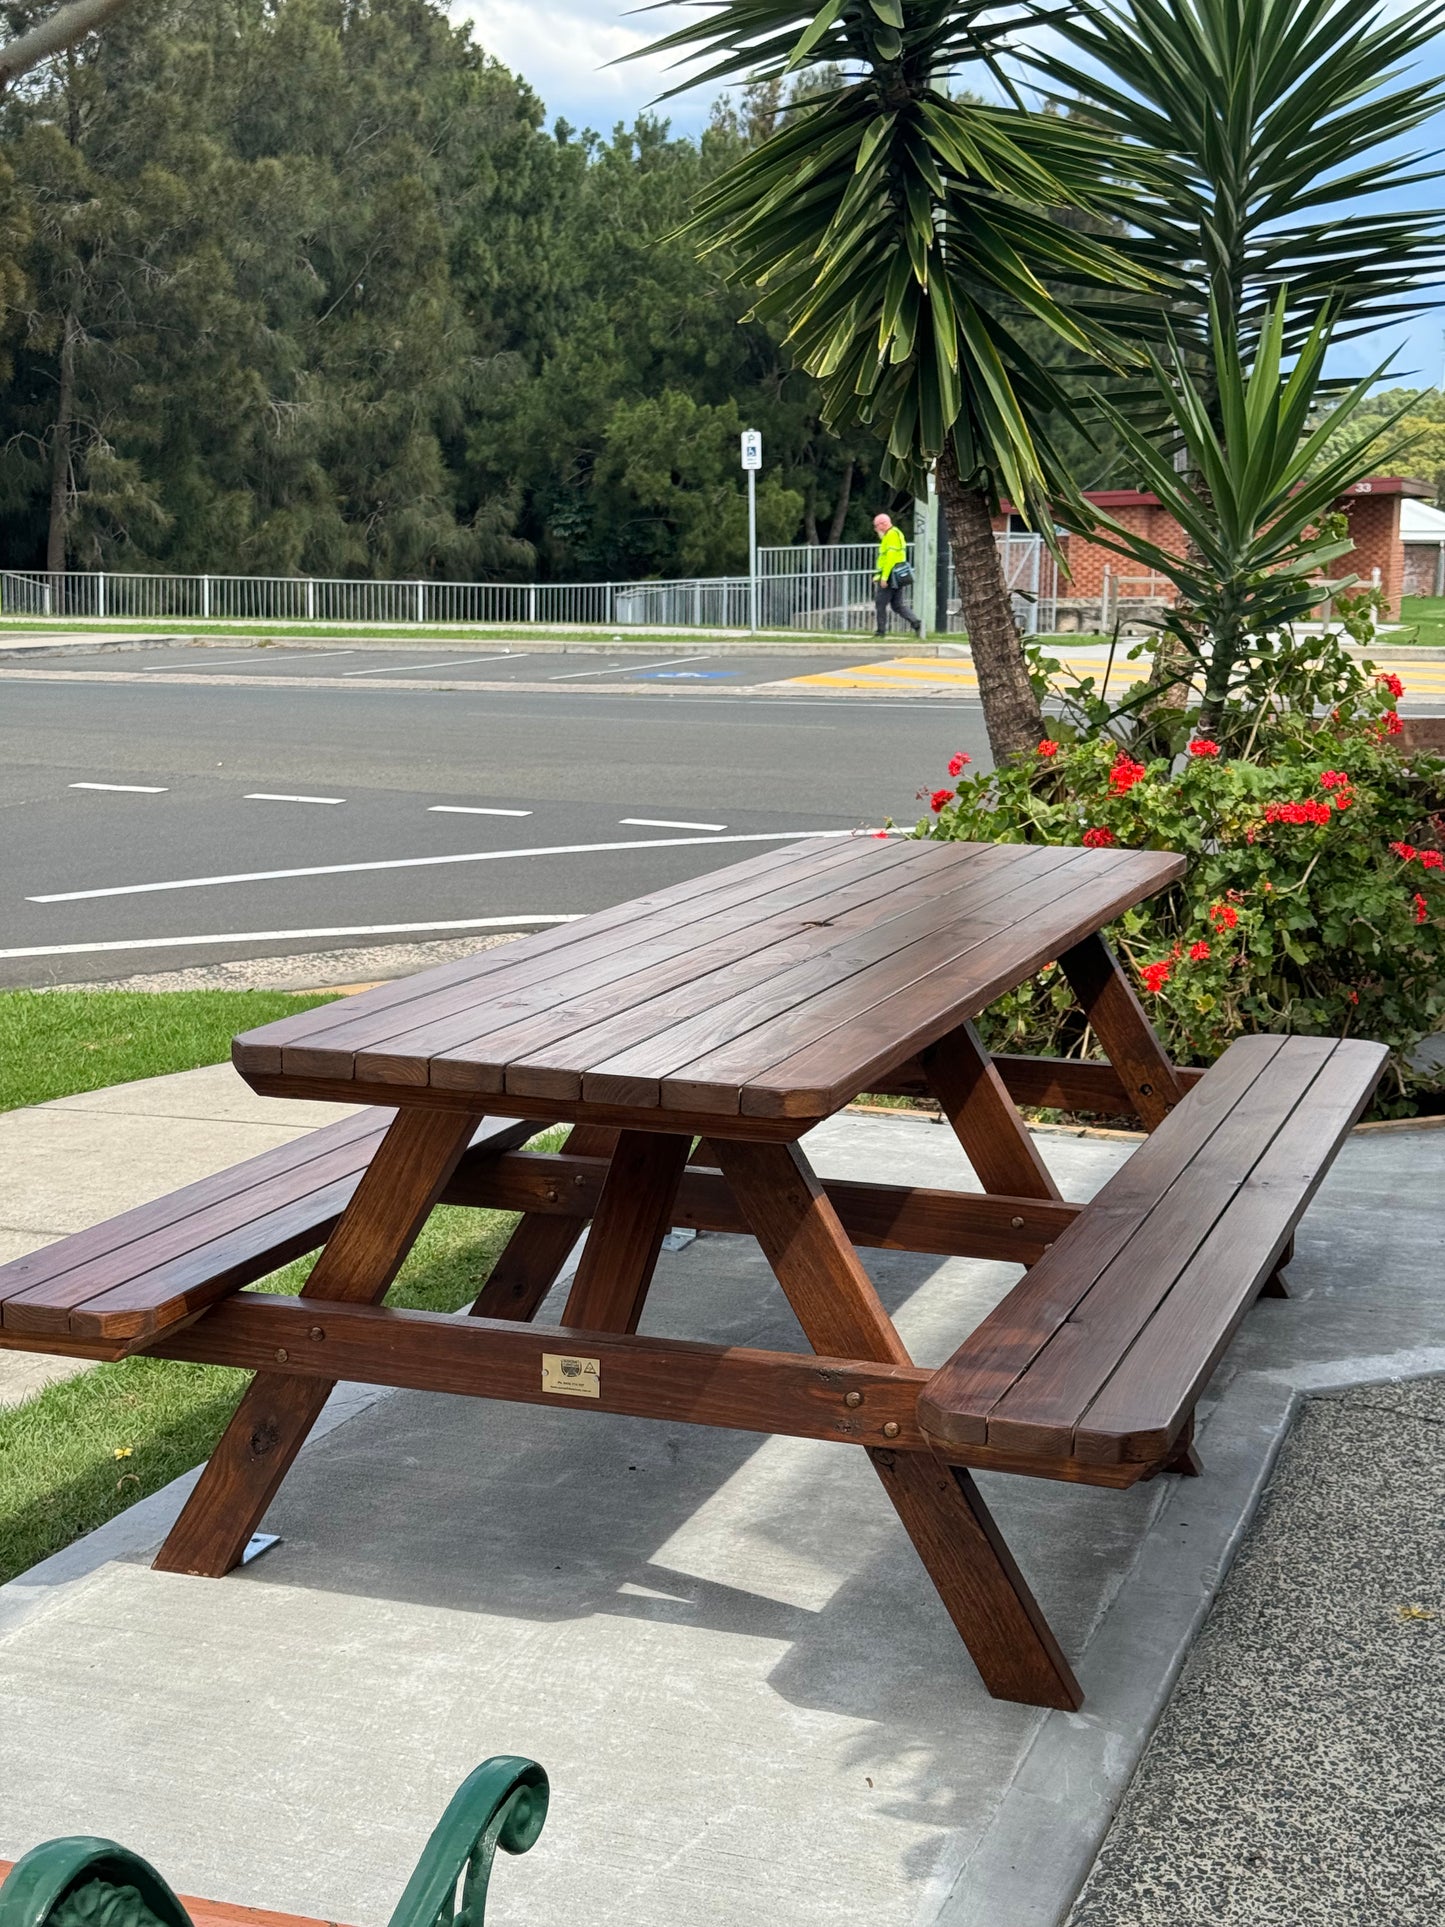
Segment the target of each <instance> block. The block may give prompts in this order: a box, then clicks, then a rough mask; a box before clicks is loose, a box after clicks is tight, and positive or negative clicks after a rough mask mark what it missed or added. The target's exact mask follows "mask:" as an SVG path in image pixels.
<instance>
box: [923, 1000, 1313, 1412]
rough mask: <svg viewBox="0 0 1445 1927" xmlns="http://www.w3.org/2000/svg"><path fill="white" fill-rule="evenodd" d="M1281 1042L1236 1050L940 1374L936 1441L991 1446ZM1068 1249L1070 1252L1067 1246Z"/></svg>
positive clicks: (934, 1406) (932, 1393) (1264, 1040)
mask: <svg viewBox="0 0 1445 1927" xmlns="http://www.w3.org/2000/svg"><path fill="white" fill-rule="evenodd" d="M1284 1041H1285V1040H1284V1039H1283V1038H1282V1037H1247V1038H1241V1039H1240V1040H1239V1041H1238V1042H1236V1043H1234V1044H1231V1045H1230V1047H1229V1049H1228V1050H1227V1051H1226V1052H1225V1054H1224V1055H1223V1057H1221V1058H1220V1060H1219V1062H1218V1063H1217V1064H1216V1065H1215V1067H1214V1069H1213V1071H1212V1072H1211V1073H1210V1075H1209V1076H1208V1077H1207V1078H1205V1079H1204V1080H1203V1081H1202V1082H1201V1083H1200V1084H1198V1085H1197V1086H1196V1087H1195V1089H1194V1090H1192V1091H1191V1092H1190V1093H1189V1095H1188V1097H1187V1098H1186V1099H1185V1101H1184V1102H1183V1103H1182V1104H1180V1105H1179V1106H1178V1108H1177V1109H1176V1110H1174V1111H1173V1112H1171V1114H1170V1118H1169V1122H1168V1125H1167V1127H1165V1128H1162V1129H1161V1130H1159V1131H1157V1132H1156V1133H1155V1134H1154V1136H1153V1137H1151V1138H1147V1139H1146V1140H1145V1141H1144V1143H1143V1144H1141V1145H1140V1146H1139V1148H1138V1150H1136V1151H1135V1152H1134V1153H1133V1155H1132V1156H1131V1157H1130V1158H1129V1160H1128V1162H1127V1163H1125V1164H1124V1165H1123V1166H1122V1167H1121V1168H1120V1169H1119V1170H1118V1171H1117V1172H1116V1173H1115V1174H1114V1176H1113V1177H1112V1178H1111V1179H1110V1180H1109V1182H1108V1183H1107V1184H1106V1185H1105V1186H1104V1187H1103V1189H1102V1190H1101V1191H1100V1192H1099V1194H1098V1196H1097V1197H1096V1198H1095V1199H1094V1200H1093V1202H1092V1204H1091V1205H1090V1206H1089V1209H1088V1211H1087V1212H1084V1213H1081V1214H1080V1216H1079V1217H1078V1219H1077V1220H1076V1221H1075V1222H1074V1224H1073V1225H1072V1226H1070V1228H1069V1230H1068V1232H1067V1233H1066V1234H1065V1237H1064V1238H1061V1239H1060V1240H1058V1242H1057V1243H1056V1244H1055V1246H1054V1250H1053V1251H1052V1252H1050V1253H1049V1255H1048V1261H1047V1262H1045V1261H1041V1262H1040V1263H1039V1264H1037V1265H1035V1266H1034V1268H1033V1269H1032V1271H1030V1272H1029V1274H1028V1276H1027V1277H1025V1278H1022V1279H1020V1281H1019V1283H1018V1284H1017V1285H1015V1286H1014V1288H1013V1290H1012V1291H1011V1292H1010V1293H1009V1294H1008V1296H1007V1297H1006V1298H1005V1299H1004V1300H1003V1301H1002V1302H1001V1303H1000V1304H998V1305H996V1306H995V1307H994V1309H993V1310H992V1311H991V1312H990V1313H989V1315H988V1316H987V1318H985V1319H984V1320H983V1322H982V1324H980V1325H979V1326H978V1328H977V1329H976V1330H975V1331H974V1332H972V1333H971V1334H970V1335H969V1337H968V1338H966V1339H965V1340H964V1342H963V1344H962V1345H961V1346H960V1347H959V1349H958V1350H957V1351H956V1352H955V1353H954V1355H953V1357H952V1358H950V1359H949V1360H948V1362H947V1363H946V1364H944V1365H942V1366H940V1367H939V1370H938V1371H937V1372H936V1373H935V1375H934V1379H933V1383H932V1384H931V1385H930V1386H929V1388H928V1390H927V1392H925V1393H924V1397H923V1407H924V1409H923V1422H924V1425H925V1428H926V1429H927V1430H928V1431H929V1432H930V1433H935V1434H937V1436H938V1437H940V1438H945V1439H949V1440H951V1441H953V1442H954V1443H956V1444H972V1445H984V1444H986V1443H987V1440H988V1414H989V1413H990V1412H991V1411H992V1410H993V1408H994V1406H995V1405H996V1404H997V1403H998V1401H999V1399H1001V1398H1002V1397H1003V1396H1004V1394H1005V1393H1006V1392H1007V1391H1008V1389H1009V1387H1010V1386H1011V1385H1012V1384H1013V1383H1014V1381H1015V1379H1017V1378H1018V1377H1019V1376H1020V1374H1021V1373H1022V1372H1024V1371H1025V1370H1026V1369H1027V1367H1028V1366H1029V1365H1030V1364H1031V1362H1032V1361H1033V1359H1034V1357H1035V1356H1036V1355H1037V1353H1038V1351H1039V1350H1040V1348H1041V1347H1042V1346H1043V1345H1044V1344H1045V1343H1046V1342H1047V1341H1048V1339H1049V1338H1050V1337H1051V1336H1052V1335H1053V1333H1054V1332H1055V1331H1056V1330H1057V1329H1058V1327H1059V1326H1060V1325H1061V1324H1062V1323H1063V1322H1064V1320H1065V1319H1066V1318H1068V1316H1069V1315H1070V1313H1071V1312H1072V1311H1073V1310H1074V1308H1075V1307H1076V1306H1077V1305H1078V1303H1079V1301H1080V1300H1081V1299H1082V1298H1083V1297H1084V1295H1085V1293H1086V1292H1087V1291H1088V1290H1089V1288H1090V1286H1091V1285H1092V1284H1093V1282H1094V1280H1095V1279H1096V1278H1097V1277H1098V1276H1099V1273H1100V1272H1101V1271H1102V1270H1103V1269H1104V1267H1105V1266H1106V1265H1107V1264H1108V1263H1109V1262H1110V1261H1111V1260H1112V1259H1113V1258H1115V1257H1117V1255H1118V1254H1119V1252H1121V1251H1122V1250H1123V1249H1124V1246H1125V1245H1126V1244H1127V1243H1128V1241H1129V1238H1130V1237H1131V1235H1132V1234H1133V1231H1134V1228H1135V1226H1136V1225H1137V1224H1138V1223H1139V1221H1140V1219H1141V1217H1142V1216H1143V1215H1144V1213H1145V1212H1146V1211H1147V1210H1148V1209H1149V1207H1150V1205H1151V1204H1152V1203H1153V1201H1154V1199H1155V1198H1156V1197H1158V1195H1159V1194H1160V1192H1161V1191H1163V1190H1165V1189H1167V1187H1168V1186H1169V1185H1170V1184H1171V1183H1173V1181H1174V1179H1175V1178H1176V1177H1177V1176H1178V1175H1179V1173H1180V1172H1181V1171H1183V1170H1184V1169H1185V1168H1186V1167H1187V1165H1188V1164H1189V1161H1190V1159H1191V1158H1192V1157H1193V1156H1194V1153H1195V1151H1196V1150H1197V1149H1198V1147H1199V1145H1200V1144H1202V1143H1204V1142H1206V1141H1207V1140H1208V1138H1209V1137H1210V1136H1211V1135H1212V1133H1213V1132H1214V1131H1215V1130H1216V1129H1217V1128H1218V1126H1219V1125H1220V1124H1221V1123H1223V1121H1224V1119H1225V1118H1226V1117H1227V1116H1228V1115H1229V1112H1230V1110H1231V1109H1232V1108H1233V1106H1234V1105H1235V1103H1237V1102H1238V1101H1239V1099H1240V1098H1241V1097H1243V1095H1244V1094H1245V1092H1247V1091H1248V1090H1249V1089H1250V1087H1251V1086H1252V1085H1253V1084H1254V1083H1255V1081H1256V1080H1257V1079H1259V1078H1261V1077H1265V1076H1267V1075H1268V1072H1269V1067H1270V1065H1271V1064H1272V1063H1273V1061H1274V1059H1275V1057H1276V1056H1277V1055H1278V1053H1279V1051H1280V1049H1281V1048H1282V1047H1283V1044H1284ZM1065 1245H1067V1252H1066V1253H1064V1255H1060V1254H1061V1252H1063V1248H1064V1247H1065Z"/></svg>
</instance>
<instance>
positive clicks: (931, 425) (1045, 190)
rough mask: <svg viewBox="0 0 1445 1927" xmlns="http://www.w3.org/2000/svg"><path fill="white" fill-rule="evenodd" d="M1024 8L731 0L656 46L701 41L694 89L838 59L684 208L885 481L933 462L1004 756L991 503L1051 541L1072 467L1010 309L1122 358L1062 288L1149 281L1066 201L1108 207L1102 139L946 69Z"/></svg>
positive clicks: (1006, 737) (884, 0)
mask: <svg viewBox="0 0 1445 1927" xmlns="http://www.w3.org/2000/svg"><path fill="white" fill-rule="evenodd" d="M1038 19H1039V14H1038V11H1037V9H1036V8H1035V7H1031V6H1029V5H1028V4H1027V0H1017V3H1011V0H1005V3H1004V4H997V0H826V4H825V5H824V6H823V8H822V10H821V12H817V13H814V12H813V10H812V8H811V7H810V6H809V5H807V4H806V0H804V4H799V0H723V3H722V4H721V5H720V6H718V7H717V8H716V9H714V10H711V11H709V12H708V14H707V17H706V18H705V19H703V20H701V21H698V22H696V23H694V24H693V25H690V26H687V27H684V28H682V29H680V30H679V31H678V32H676V33H673V34H670V35H668V36H667V37H666V38H665V39H663V40H661V41H659V42H658V43H657V44H656V46H654V47H653V48H651V49H649V51H650V52H652V53H657V52H659V51H670V52H673V53H676V54H677V55H679V57H681V58H696V57H697V56H699V55H702V56H706V58H707V64H706V65H705V67H704V70H703V71H702V72H701V73H699V74H694V75H692V76H691V77H690V78H689V80H688V81H686V82H685V83H683V84H684V85H687V86H693V85H697V84H699V83H701V82H716V81H719V80H726V81H733V82H736V81H741V80H758V79H767V78H769V77H770V76H774V75H781V74H784V73H787V72H790V71H792V72H796V71H799V70H803V71H804V72H809V71H812V70H816V69H821V68H832V69H835V70H836V75H835V78H834V80H833V83H832V84H831V85H829V86H828V87H826V88H825V89H824V90H823V91H821V92H818V93H813V94H807V95H805V97H804V98H803V99H802V100H801V102H800V103H799V105H798V106H797V107H796V108H795V109H794V110H793V111H792V112H791V113H790V114H789V115H788V117H787V118H786V120H785V122H784V124H783V125H782V127H781V128H780V129H779V130H778V131H777V132H776V133H774V134H773V135H772V137H771V138H770V139H768V140H766V141H764V142H763V143H762V144H761V145H760V146H759V147H757V148H755V149H754V150H753V151H752V152H751V153H749V154H748V155H747V156H746V157H745V158H744V159H742V160H741V161H739V162H737V163H736V164H735V165H734V166H733V167H732V168H730V169H729V170H728V171H727V172H726V173H724V174H723V175H721V176H720V177H719V178H718V179H717V180H716V181H715V182H714V183H713V184H712V185H711V187H710V188H709V189H708V190H707V191H706V192H705V193H704V194H703V195H702V196H701V197H700V199H699V201H698V203H697V205H696V209H695V217H694V221H693V223H692V226H693V230H694V231H695V232H696V233H698V234H699V235H700V236H702V237H703V239H704V243H705V245H706V246H707V247H708V248H711V249H716V250H722V251H725V253H726V254H727V256H728V257H730V260H731V264H732V266H731V272H732V273H733V275H734V277H735V278H736V279H737V280H738V281H739V282H741V283H743V284H745V285H748V286H751V287H753V288H755V289H756V291H757V300H756V304H755V308H754V312H755V313H756V314H759V315H761V316H764V317H769V318H774V319H777V320H778V321H780V322H781V323H782V325H783V327H784V329H785V332H786V338H787V340H788V342H789V344H790V346H791V347H792V349H793V351H794V353H795V354H796V356H797V358H798V360H799V361H800V363H801V365H802V366H803V367H804V368H805V369H807V370H808V372H809V373H811V374H812V375H814V376H815V377H816V378H817V380H818V382H819V383H820V385H821V389H822V395H823V403H822V409H823V419H824V421H825V422H826V424H827V425H828V426H829V427H830V428H833V429H836V430H842V429H844V428H847V427H850V426H858V425H861V426H864V427H871V428H873V429H874V430H875V431H876V432H877V433H878V434H879V435H880V436H881V437H882V438H883V440H884V443H885V447H886V458H885V463H884V469H883V477H884V480H885V481H887V482H888V483H890V484H891V485H893V486H897V487H902V488H907V489H910V490H911V491H912V492H913V493H914V494H920V493H922V492H923V487H924V482H925V477H926V474H927V471H928V469H929V467H930V466H931V465H936V471H937V480H938V489H939V495H940V498H941V502H942V506H943V512H944V517H945V519H946V522H947V526H948V533H949V539H950V542H951V544H952V548H953V555H954V562H955V567H956V569H957V574H958V587H959V595H960V598H961V600H962V605H963V614H964V622H965V626H966V628H967V630H968V638H969V642H970V644H971V645H972V650H973V658H974V663H975V666H976V668H977V671H978V679H979V693H980V696H981V698H982V701H983V708H984V717H985V721H986V723H987V727H988V734H989V741H990V744H991V745H992V748H993V751H994V755H995V757H996V758H1000V759H1001V758H1004V757H1007V756H1010V755H1013V754H1015V753H1017V752H1019V751H1020V750H1023V749H1032V748H1033V746H1034V745H1035V744H1036V743H1037V742H1038V739H1039V736H1040V734H1041V730H1042V724H1041V719H1040V711H1039V701H1038V697H1037V696H1036V694H1035V692H1034V690H1033V687H1032V685H1031V684H1030V681H1029V677H1028V673H1027V668H1026V665H1025V662H1024V659H1023V653H1022V650H1021V648H1020V644H1019V638H1018V631H1017V628H1016V625H1015V623H1014V619H1013V609H1012V604H1011V601H1010V598H1009V594H1008V590H1007V588H1006V585H1005V583H1004V579H1003V573H1002V569H1001V567H1000V564H999V558H998V552H997V545H996V544H995V542H994V537H993V529H992V517H993V515H994V514H995V513H996V511H997V509H998V506H999V503H1000V501H1001V500H1002V499H1004V498H1007V499H1008V500H1009V501H1010V502H1011V503H1012V504H1013V506H1014V507H1015V509H1017V510H1018V511H1019V512H1020V513H1022V514H1023V515H1025V516H1026V517H1027V518H1028V519H1029V520H1030V521H1031V522H1032V524H1033V525H1034V526H1035V527H1038V528H1041V529H1043V530H1044V531H1045V532H1046V534H1047V536H1048V539H1049V540H1050V541H1052V540H1053V525H1052V520H1051V518H1050V515H1049V508H1050V503H1051V500H1052V499H1053V498H1054V497H1055V496H1056V495H1057V494H1058V493H1059V492H1061V491H1062V490H1064V489H1065V487H1066V485H1067V476H1066V474H1065V471H1064V465H1063V462H1062V461H1061V459H1060V457H1059V454H1058V451H1057V449H1056V448H1055V446H1054V445H1053V443H1052V441H1051V440H1050V437H1049V434H1048V426H1047V425H1048V422H1049V419H1050V417H1054V418H1057V417H1059V416H1064V417H1066V418H1067V417H1070V416H1071V415H1072V412H1073V411H1072V409H1071V404H1070V401H1069V397H1068V394H1067V392H1066V391H1065V388H1064V386H1063V384H1062V383H1061V381H1060V377H1059V373H1058V371H1057V370H1056V369H1055V368H1054V367H1051V366H1049V365H1047V363H1046V362H1045V361H1044V360H1043V359H1041V357H1040V354H1039V353H1038V352H1036V351H1035V350H1034V349H1032V348H1031V347H1030V346H1029V345H1028V344H1027V342H1026V340H1025V338H1024V337H1025V333H1026V329H1025V327H1023V326H1020V325H1019V324H1020V323H1028V322H1035V323H1036V322H1043V323H1044V324H1045V325H1046V327H1047V330H1048V331H1049V332H1048V339H1050V340H1052V341H1055V342H1057V343H1058V344H1059V346H1060V358H1062V349H1063V345H1064V344H1068V346H1069V347H1071V348H1073V349H1075V350H1077V351H1079V353H1080V354H1082V355H1083V356H1085V357H1087V358H1089V359H1090V360H1092V361H1100V360H1102V361H1105V362H1109V363H1112V364H1113V365H1119V364H1120V363H1121V362H1122V361H1124V360H1125V359H1127V351H1126V350H1125V349H1124V347H1123V345H1122V344H1121V343H1120V341H1119V340H1118V339H1117V338H1116V337H1115V336H1114V335H1113V334H1112V333H1111V332H1110V330H1109V328H1108V326H1107V323H1106V321H1105V320H1104V319H1102V318H1099V317H1095V318H1093V319H1090V320H1088V321H1086V320H1083V319H1081V318H1080V316H1079V314H1078V312H1077V311H1076V310H1075V308H1074V306H1073V304H1072V303H1069V304H1068V305H1065V303H1064V302H1063V301H1061V300H1060V298H1059V297H1058V295H1057V294H1056V292H1054V291H1053V290H1054V289H1057V288H1058V286H1059V285H1060V284H1061V283H1064V284H1070V285H1072V286H1073V287H1075V288H1077V289H1080V290H1084V291H1089V292H1091V293H1093V294H1095V295H1102V294H1103V292H1104V291H1107V290H1111V289H1119V288H1131V289H1136V290H1137V289H1143V288H1148V287H1155V286H1157V285H1158V283H1157V281H1156V280H1155V278H1154V277H1153V276H1152V274H1151V273H1150V271H1148V270H1147V269H1141V268H1140V267H1139V266H1138V265H1137V264H1132V265H1131V264H1130V263H1129V262H1128V261H1126V260H1125V259H1124V257H1123V256H1122V255H1120V254H1119V253H1118V251H1117V250H1116V249H1114V248H1113V247H1112V246H1111V245H1110V244H1109V243H1108V242H1107V241H1105V240H1102V239H1099V238H1097V237H1095V236H1092V235H1089V234H1087V233H1084V232H1080V231H1077V229H1076V228H1074V227H1070V226H1069V225H1066V224H1065V223H1064V222H1062V221H1061V220H1060V219H1059V218H1058V216H1059V214H1060V212H1061V211H1063V210H1085V211H1093V212H1101V213H1106V212H1110V211H1112V205H1113V204H1112V199H1111V196H1112V193H1113V192H1114V190H1113V188H1112V187H1111V185H1110V183H1111V182H1112V180H1113V179H1114V174H1113V163H1114V161H1115V159H1116V158H1117V157H1116V156H1115V154H1114V150H1113V143H1112V142H1111V141H1110V140H1109V139H1107V138H1105V137H1103V136H1101V135H1100V134H1098V133H1097V132H1094V131H1091V130H1088V129H1085V128H1082V127H1081V126H1079V125H1078V124H1077V123H1075V122H1073V121H1071V120H1069V119H1068V118H1066V117H1065V116H1062V115H1056V114H1035V113H1029V112H1026V111H1025V110H1024V109H1023V108H1022V106H1020V105H1017V104H1015V105H992V104H988V103H985V102H980V101H977V100H974V99H971V98H967V97H961V96H953V95H950V93H949V92H948V91H947V89H946V86H945V84H944V83H943V78H942V77H943V76H945V75H947V74H948V73H950V72H952V71H954V70H956V69H958V68H959V67H961V66H964V65H966V64H968V63H978V62H983V63H986V64H987V65H988V66H990V67H991V68H993V69H994V70H995V71H997V62H998V60H999V58H1000V56H1001V55H1002V54H1003V53H1004V52H1005V51H1006V50H1007V48H1008V45H1009V41H1010V38H1011V36H1013V35H1014V34H1016V33H1017V32H1019V31H1021V30H1023V29H1024V28H1026V27H1027V28H1033V27H1035V26H1036V25H1037V22H1038ZM675 91H681V89H678V90H675ZM1045 276H1047V277H1048V280H1049V283H1050V284H1051V285H1049V286H1046V285H1045ZM1032 333H1033V336H1034V337H1035V338H1036V337H1037V329H1034V330H1033V331H1032Z"/></svg>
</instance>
